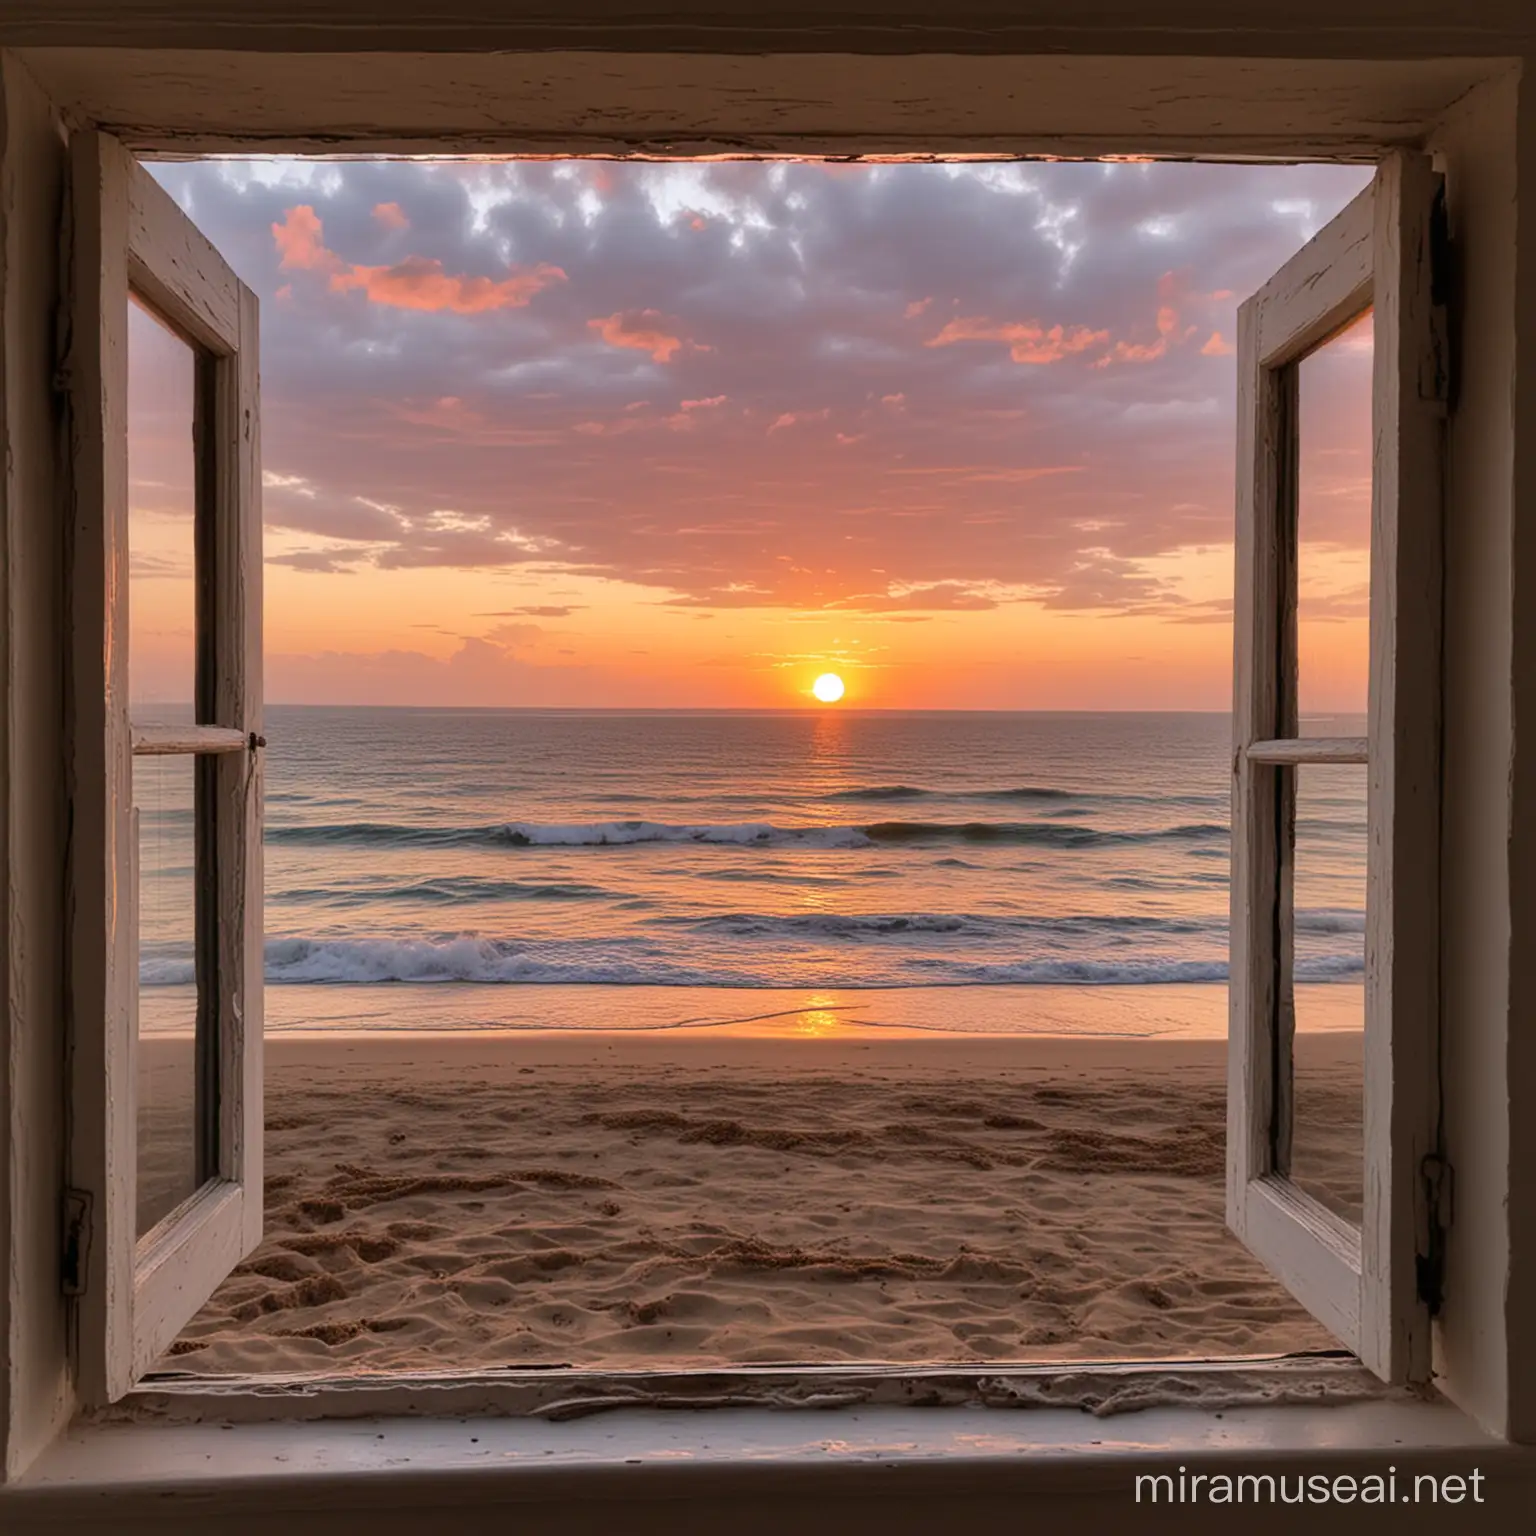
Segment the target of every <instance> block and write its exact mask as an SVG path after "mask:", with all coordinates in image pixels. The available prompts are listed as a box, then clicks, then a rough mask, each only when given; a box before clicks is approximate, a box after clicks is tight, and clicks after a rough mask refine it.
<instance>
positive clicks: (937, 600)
mask: <svg viewBox="0 0 1536 1536" xmlns="http://www.w3.org/2000/svg"><path fill="white" fill-rule="evenodd" d="M828 606H829V607H832V608H835V609H837V610H839V611H842V610H849V611H852V612H856V613H900V612H906V611H910V610H912V609H920V610H924V611H943V612H950V613H961V612H980V611H984V610H987V609H991V608H996V607H997V606H998V600H997V598H996V597H994V596H992V595H991V594H990V593H986V592H978V591H976V590H974V589H973V588H971V587H968V586H966V585H964V584H963V583H961V582H957V581H943V582H937V583H935V584H934V585H932V586H927V587H909V588H907V589H905V590H903V591H887V592H866V593H860V594H858V595H856V596H853V597H846V598H841V599H839V600H838V601H837V602H836V603H832V604H829V605H828Z"/></svg>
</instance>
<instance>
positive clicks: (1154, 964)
mask: <svg viewBox="0 0 1536 1536" xmlns="http://www.w3.org/2000/svg"><path fill="white" fill-rule="evenodd" d="M1341 915H1342V916H1344V917H1353V916H1355V915H1356V914H1341ZM706 921H707V922H712V923H713V924H714V933H715V934H716V935H717V936H720V937H726V938H729V939H731V940H732V941H734V942H733V943H732V944H730V945H728V946H727V945H715V946H710V945H708V944H702V945H700V946H699V947H698V948H697V949H696V950H693V951H690V950H688V949H687V948H680V947H679V946H678V945H677V944H675V943H666V942H660V941H647V940H643V939H637V938H633V937H630V938H614V939H608V940H592V939H578V940H550V939H544V940H540V941H534V942H527V941H520V940H511V939H494V938H487V937H485V936H483V935H478V934H472V933H470V934H458V935H452V936H447V935H440V936H437V937H422V938H353V939H342V938H313V939H311V938H297V937H289V938H274V939H269V940H268V941H267V945H266V965H265V970H266V979H267V981H268V982H269V983H272V984H274V985H284V984H290V985H303V984H311V985H313V984H333V985H346V984H352V985H377V984H381V983H451V982H459V983H476V984H492V985H517V984H523V985H531V984H546V985H548V984H556V983H558V984H567V985H589V986H591V985H622V986H660V987H672V986H703V987H744V988H771V987H780V986H822V987H844V988H850V989H867V988H908V987H922V986H975V985H997V986H1002V985H1008V986H1029V985H1075V986H1108V985H1120V986H1140V985H1154V984H1159V983H1170V982H1222V981H1225V980H1226V977H1227V964H1226V958H1225V955H1224V954H1222V953H1221V949H1222V948H1223V947H1224V946H1223V945H1222V943H1221V938H1222V935H1221V931H1220V930H1221V925H1220V923H1219V921H1218V920H1216V919H1196V918H1191V919H1187V920H1169V919H1157V918H1139V917H1133V916H1119V917H1116V916H1106V917H1073V918H1065V919H1051V918H1029V919H1014V920H1013V922H1014V923H1015V924H1016V925H1024V924H1028V925H1032V926H1033V928H1034V930H1035V933H1034V942H1033V943H1032V944H1029V945H1026V944H1025V943H1021V942H1015V943H1010V944H1008V945H1007V946H1006V947H1004V948H1002V949H1001V950H996V949H994V950H992V952H991V953H990V954H989V953H987V952H985V951H981V952H978V951H977V950H975V949H972V950H971V951H970V952H969V953H966V952H965V951H964V950H961V951H960V952H958V953H951V952H947V951H944V952H937V953H935V952H934V951H933V950H932V948H928V949H926V950H925V949H923V948H920V947H918V946H902V945H900V944H899V943H897V944H896V945H894V946H886V945H877V946H876V947H874V948H871V947H869V946H867V945H865V944H862V943H861V942H860V941H862V940H866V939H870V938H874V939H876V940H880V939H896V940H899V939H900V938H901V937H902V936H903V935H906V936H913V937H917V938H919V939H921V938H922V937H924V936H932V937H937V938H938V939H939V940H940V941H941V942H944V941H951V940H954V939H956V938H957V937H959V938H963V937H965V936H967V934H968V933H969V936H971V937H983V938H985V937H992V938H999V937H1001V938H1005V939H1006V938H1013V939H1015V940H1020V939H1022V938H1023V937H1024V935H1023V934H1022V932H1021V931H1020V928H1019V927H1018V926H1016V927H1015V928H1014V929H1013V930H1011V931H1010V932H1007V933H999V932H998V931H997V930H996V929H995V928H994V929H992V930H990V932H989V931H986V930H985V925H989V924H995V923H997V922H998V921H999V920H997V919H993V918H975V917H966V916H948V915H945V914H932V913H929V914H924V913H915V914H907V915H900V914H883V915H882V914H875V915H870V916H865V917H845V918H838V917H835V916H832V915H829V914H801V915H798V916H796V915H790V916H786V917H768V916H753V915H751V914H744V915H738V916H736V917H731V918H725V919H713V920H706ZM733 924H734V925H735V926H731V925H733ZM968 925H979V926H980V928H981V930H982V931H979V932H978V931H974V930H972V929H971V928H970V927H969V926H968ZM700 926H703V925H702V924H701V925H700ZM1322 931H1325V932H1336V931H1341V930H1337V929H1325V930H1322ZM1343 931H1351V932H1352V931H1354V930H1343ZM1181 936H1183V937H1184V938H1185V939H1186V942H1187V940H1188V937H1189V936H1193V939H1194V944H1195V946H1196V952H1195V953H1194V954H1193V955H1192V954H1190V952H1189V949H1188V948H1186V949H1184V952H1183V953H1179V952H1177V950H1175V952H1173V953H1168V952H1167V949H1166V947H1165V946H1167V944H1168V943H1169V941H1170V940H1171V941H1173V942H1174V943H1175V944H1177V943H1178V942H1179V940H1180V938H1181ZM743 938H748V939H751V938H762V939H766V940H769V941H770V942H767V943H764V944H761V945H744V944H742V943H741V942H740V941H741V940H742V939H743ZM795 940H800V941H815V942H817V943H818V944H821V945H825V944H828V943H832V944H836V945H837V946H838V948H837V950H836V952H835V954H833V955H830V956H829V955H828V954H827V953H826V952H825V951H824V950H823V949H821V948H816V949H813V950H811V951H810V952H807V951H805V950H803V949H802V950H798V951H797V949H796V948H795V944H794V941H795ZM1095 940H1097V944H1095ZM1089 946H1092V947H1089ZM1031 948H1032V949H1033V950H1034V951H1035V952H1034V953H1033V954H1030V952H1029V951H1030V949H1031ZM1160 949H1161V950H1162V952H1159V951H1160ZM1200 950H1204V951H1205V953H1204V954H1201V953H1199V951H1200ZM1021 951H1022V953H1021ZM1138 951H1139V952H1138ZM877 957H878V958H877ZM1363 971H1364V957H1363V954H1362V953H1361V951H1360V949H1359V948H1358V947H1356V946H1351V947H1350V952H1348V953H1337V952H1330V953H1321V954H1304V955H1300V956H1298V957H1297V961H1296V976H1297V979H1298V980H1299V981H1304V982H1307V981H1312V982H1325V981H1348V980H1354V979H1357V978H1358V977H1359V976H1360V975H1361V974H1362V973H1363ZM139 979H140V984H141V986H143V987H146V988H150V987H169V986H185V985H188V984H190V983H191V982H192V981H193V980H194V979H195V978H194V971H193V964H192V961H191V959H190V958H189V957H187V956H185V955H184V954H178V953H175V952H169V953H167V952H164V951H162V952H161V953H158V954H153V953H152V954H147V955H145V956H144V957H143V959H142V960H141V962H140V976H139Z"/></svg>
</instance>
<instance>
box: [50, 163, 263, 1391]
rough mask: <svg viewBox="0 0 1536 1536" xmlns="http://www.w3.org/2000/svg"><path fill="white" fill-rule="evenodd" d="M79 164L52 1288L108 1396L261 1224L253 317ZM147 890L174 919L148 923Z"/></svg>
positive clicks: (132, 200) (101, 176)
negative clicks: (66, 895) (69, 793)
mask: <svg viewBox="0 0 1536 1536" xmlns="http://www.w3.org/2000/svg"><path fill="white" fill-rule="evenodd" d="M71 172H72V178H73V189H72V190H73V210H72V213H73V249H72V253H71V259H72V266H71V272H72V276H73V284H74V291H73V309H72V314H71V329H70V352H69V358H68V376H69V380H70V385H71V391H72V408H73V412H72V419H73V439H72V442H71V445H70V446H71V457H72V465H73V475H74V484H73V495H74V503H73V510H74V525H73V530H72V531H73V538H74V577H73V587H72V594H71V596H72V603H73V608H74V613H73V633H74V638H73V643H74V651H73V656H72V667H73V678H72V686H73V724H74V739H73V742H72V773H73V778H74V785H73V789H74V792H75V807H76V809H75V819H74V825H73V828H72V839H73V847H72V865H71V880H72V891H71V898H72V913H73V929H72V935H71V942H72V945H73V956H72V963H71V978H72V988H73V995H72V998H71V1038H70V1052H71V1070H72V1073H73V1096H74V1103H73V1122H72V1125H71V1128H70V1144H69V1161H70V1175H69V1182H70V1190H69V1196H68V1198H69V1205H70V1222H71V1229H70V1233H69V1238H68V1243H69V1253H68V1255H67V1259H66V1275H65V1282H66V1286H67V1287H68V1288H70V1289H71V1290H72V1291H73V1292H74V1293H75V1294H76V1295H77V1297H78V1307H79V1314H78V1319H79V1372H80V1380H81V1387H82V1392H83V1395H84V1396H85V1397H86V1398H87V1399H88V1400H89V1401H94V1402H101V1401H104V1400H112V1399H115V1398H117V1397H120V1396H121V1395H122V1394H123V1393H124V1392H125V1391H127V1390H128V1388H129V1387H130V1386H131V1385H132V1384H133V1382H134V1381H135V1379H136V1378H137V1377H138V1375H139V1374H140V1373H141V1372H142V1371H143V1370H144V1368H145V1367H146V1365H147V1364H148V1363H149V1362H151V1361H152V1360H154V1358H155V1357H156V1356H157V1355H158V1354H159V1353H160V1352H161V1350H163V1349H164V1347H165V1345H166V1344H167V1343H168V1342H169V1340H170V1339H171V1338H173V1337H174V1336H175V1334H176V1332H177V1330H178V1329H179V1328H180V1327H181V1326H182V1324H183V1323H184V1322H185V1321H186V1320H187V1318H188V1317H190V1316H191V1314H192V1313H193V1312H194V1311H195V1310H196V1309H197V1307H198V1306H199V1305H200V1304H201V1303H202V1301H203V1300H204V1299H205V1298H206V1297H207V1295H208V1294H209V1292H210V1291H211V1290H212V1289H213V1287H214V1286H215V1285H216V1284H217V1283H218V1282H219V1280H221V1279H222V1278H223V1276H224V1275H225V1274H226V1273H227V1272H228V1270H229V1269H230V1267H231V1266H232V1265H233V1264H235V1263H236V1262H238V1260H239V1259H240V1258H241V1257H242V1256H243V1255H244V1254H245V1253H247V1252H249V1251H250V1249H251V1248H252V1247H254V1246H255V1244H256V1243H257V1242H258V1241H259V1239H260V1235H261V1215H262V1208H261V1134H260V1132H261V1082H262V1079H261V969H260V957H261V843H260V827H261V762H260V748H261V746H262V744H263V743H262V740H261V735H260V730H261V564H260V523H259V496H258V493H257V486H258V484H259V478H258V477H259V474H260V464H259V453H258V437H257V434H258V413H257V375H256V356H257V352H256V346H257V311H256V301H255V298H254V297H253V296H252V294H251V293H250V292H249V291H248V290H247V289H246V288H244V287H243V286H242V285H241V284H240V283H239V282H238V281H237V280H236V279H235V277H234V275H233V273H231V272H230V270H229V268H228V267H227V266H226V265H225V264H224V262H223V261H222V260H221V259H220V257H219V256H218V254H217V253H216V252H215V251H214V250H213V248H212V247H211V246H210V245H209V244H208V243H207V241H206V240H204V239H203V237H202V236H201V235H200V234H199V233H198V231H197V230H196V229H195V228H194V227H193V226H192V224H191V223H190V222H189V221H188V219H187V218H186V217H185V215H184V214H183V213H182V212H181V211H180V209H178V208H177V207H176V205H175V204H174V203H173V202H172V201H171V199H170V198H169V197H168V196H167V195H166V193H165V192H163V191H162V190H161V189H160V188H159V187H158V186H157V185H156V184H155V183H154V182H153V181H152V180H151V178H150V177H149V176H148V175H147V174H146V173H145V172H144V171H143V170H142V169H141V168H140V167H139V166H138V165H137V164H136V163H135V162H134V161H133V160H132V158H131V157H130V156H129V155H128V154H127V152H126V151H125V150H124V149H123V148H122V146H121V145H119V144H118V143H116V142H115V141H114V140H112V139H110V138H107V137H105V136H103V135H99V134H93V133H82V134H78V135H76V136H75V138H74V140H73V142H72V147H71ZM130 351H132V352H134V354H135V359H136V361H139V360H141V359H142V357H143V355H144V354H145V353H160V354H165V355H166V356H167V359H168V360H167V361H166V363H165V364H164V367H163V368H162V369H161V370H159V372H158V373H156V371H155V370H152V369H141V368H137V367H136V368H135V370H134V374H135V386H136V387H137V385H138V383H139V380H140V377H141V376H143V377H145V378H146V379H147V380H148V381H149V383H150V388H151V391H152V393H153V394H154V395H155V396H156V398H155V399H152V400H151V402H150V404H151V406H152V407H153V406H154V405H155V404H156V403H159V404H163V405H166V406H167V408H168V411H169V412H170V414H171V415H172V417H173V419H174V410H173V408H174V405H175V404H176V396H177V394H178V391H177V389H176V387H175V386H174V384H173V383H172V382H171V381H170V378H169V374H171V373H175V372H178V371H179V372H180V373H181V374H182V376H183V378H184V380H185V388H184V389H183V390H181V391H180V394H181V395H182V397H183V399H184V400H185V402H186V403H187V404H189V405H190V413H189V414H190V423H189V424H190V427H191V469H190V472H189V473H188V474H187V476H186V477H185V480H186V485H185V490H186V491H187V493H188V499H189V501H190V517H189V519H188V521H189V523H190V527H179V528H174V529H171V530H170V531H169V532H167V531H166V530H165V529H164V528H162V529H161V530H160V532H159V534H158V535H157V539H158V544H159V545H160V546H166V545H167V544H169V545H175V544H176V543H177V542H178V540H179V542H180V545H181V548H180V549H179V550H172V551H170V552H168V550H167V548H166V547H158V548H144V547H141V546H142V543H143V541H142V538H141V534H142V531H143V530H142V529H140V528H138V527H136V526H135V522H134V519H132V518H131V517H130V482H129V466H128V434H127V418H128V412H129V410H130V409H133V408H134V407H135V405H138V404H141V403H142V402H139V401H136V400H134V401H131V400H130V398H129V394H130V368H129V354H130ZM182 421H183V422H184V423H185V422H186V417H185V416H183V418H182ZM172 431H173V433H174V428H173V429H172ZM132 557H137V559H138V561H139V563H140V565H141V569H149V570H154V569H156V568H160V569H165V568H169V567H172V566H175V562H176V561H177V560H178V559H180V560H181V561H182V565H181V566H179V567H176V568H177V569H179V570H181V571H182V573H183V575H184V577H185V580H184V581H183V582H182V583H181V584H180V585H181V586H182V587H183V589H184V591H185V592H186V593H187V594H188V596H189V598H190V600H189V601H187V602H186V604H185V606H186V607H187V609H188V610H189V613H188V615H187V617H188V619H189V620H190V627H191V634H190V636H189V637H188V647H187V648H188V651H189V653H190V654H189V655H188V656H187V657H186V658H185V660H186V663H187V664H186V666H185V669H184V674H185V675H184V682H185V685H186V687H185V693H186V695H187V697H186V703H185V705H184V706H181V707H176V704H173V705H172V706H171V707H169V708H167V707H165V706H164V704H163V703H161V704H155V705H149V704H147V703H145V702H144V700H143V695H144V694H145V693H146V692H148V693H154V692H156V691H163V690H155V689H146V688H144V687H143V686H142V680H141V678H138V677H134V676H132V666H131V657H130V650H131V641H130V624H129V606H130V603H131V601H132V597H133V592H134V589H135V587H136V586H139V585H141V584H142V583H141V582H139V581H138V580H137V579H136V577H135V574H134V571H133V569H132V568H131V565H130V560H131V558H132ZM157 562H158V566H157ZM170 692H172V693H173V694H174V693H176V692H177V689H176V688H175V687H172V688H171V689H170ZM136 695H137V696H136ZM177 703H179V699H178V701H177ZM141 850H142V851H141ZM189 876H190V878H189ZM151 891H152V892H153V897H154V902H153V905H157V906H160V907H168V908H169V909H170V910H169V911H161V912H157V913H152V912H151V910H150V909H151V906H152V902H151V900H150V899H149V896H150V893H151ZM152 916H154V917H155V919H156V921H157V923H158V928H157V929H156V932H157V933H158V934H159V935H160V936H161V939H162V940H163V938H164V934H165V933H166V932H167V931H175V932H177V933H179V934H180V935H182V936H184V941H185V948H186V949H187V951H188V952H189V954H190V959H191V965H190V977H189V980H188V982H187V985H186V986H185V987H184V988H182V989H180V990H181V991H183V992H184V993H185V1003H184V1010H185V1011H184V1017H183V1018H181V1019H180V1020H177V1021H175V1022H176V1023H177V1024H179V1025H180V1026H181V1027H180V1028H179V1030H176V1031H173V1032H174V1033H176V1034H178V1035H179V1036H180V1038H181V1039H182V1041H183V1043H184V1045H186V1046H190V1049H183V1050H182V1051H181V1052H180V1053H179V1059H172V1060H171V1061H170V1063H169V1065H168V1072H169V1075H170V1076H171V1077H173V1078H177V1079H179V1082H178V1083H177V1084H176V1092H173V1093H172V1094H171V1095H170V1096H169V1097H170V1100H171V1103H170V1108H169V1112H168V1118H169V1120H170V1121H171V1122H172V1123H171V1124H170V1126H169V1127H168V1128H167V1127H163V1126H160V1127H157V1123H156V1122H157V1114H156V1111H157V1109H159V1108H160V1107H161V1106H158V1105H157V1104H156V1103H155V1102H154V1101H153V1098H152V1097H150V1096H146V1095H145V1094H144V1093H143V1092H142V1084H141V1080H140V1068H141V1067H142V1066H144V1065H146V1061H147V1058H146V1056H145V1052H146V1050H149V1049H151V1048H152V1047H154V1046H157V1045H158V1044H160V1043H161V1042H155V1041H146V1040H144V1039H142V1038H141V1020H140V1016H139V997H138V974H139V961H140V954H139V951H140V947H141V945H144V944H146V943H151V942H155V938H154V936H153V935H152V933H151V929H150V921H151V917H152ZM161 1075H162V1076H164V1075H165V1074H161ZM149 1080H150V1081H153V1078H152V1077H151V1078H150V1079H149ZM141 1110H143V1111H144V1112H145V1113H144V1114H143V1115H142V1116H141V1113H140V1111H141ZM161 1118H166V1117H161ZM161 1130H166V1131H167V1135H166V1136H165V1137H161V1136H160V1135H159V1132H160V1131H161ZM166 1140H168V1141H169V1143H170V1146H171V1150H170V1151H169V1152H166V1151H165V1150H164V1147H163V1146H162V1145H161V1143H162V1142H164V1141H166ZM151 1142H153V1143H154V1145H153V1146H152V1145H151ZM141 1186H143V1187H142V1188H141Z"/></svg>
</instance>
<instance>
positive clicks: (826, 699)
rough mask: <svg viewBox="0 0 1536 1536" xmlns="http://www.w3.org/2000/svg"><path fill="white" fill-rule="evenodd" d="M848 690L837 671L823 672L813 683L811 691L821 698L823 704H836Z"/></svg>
mask: <svg viewBox="0 0 1536 1536" xmlns="http://www.w3.org/2000/svg"><path fill="white" fill-rule="evenodd" d="M845 691H846V690H845V689H844V688H843V680H842V678H840V677H839V676H838V675H837V673H836V672H823V673H822V674H821V676H820V677H818V678H817V679H816V681H815V682H814V683H812V684H811V692H812V693H814V694H815V695H816V697H817V698H818V699H820V700H821V702H822V703H823V704H836V703H837V701H838V700H839V699H840V698H842V696H843V694H844V692H845Z"/></svg>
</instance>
